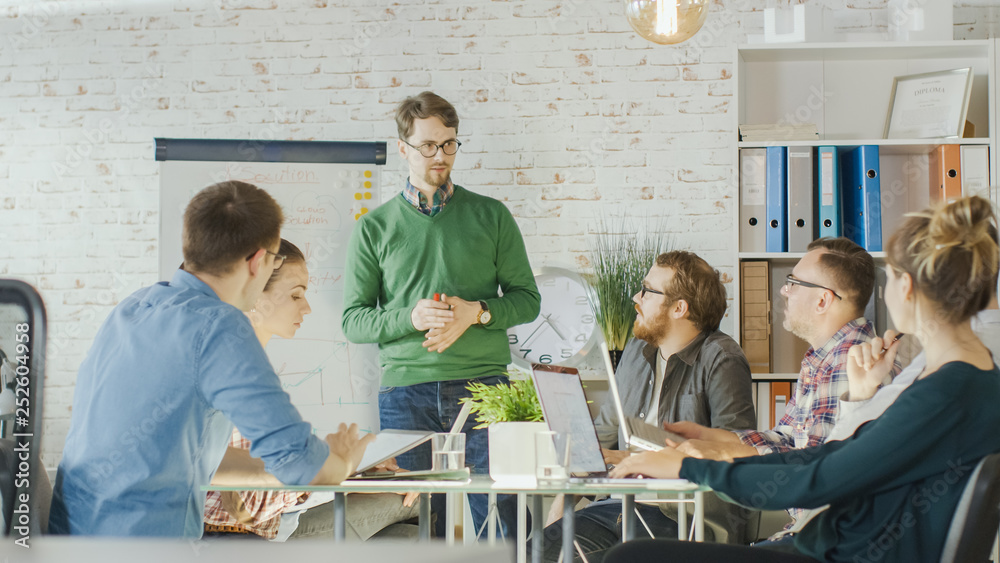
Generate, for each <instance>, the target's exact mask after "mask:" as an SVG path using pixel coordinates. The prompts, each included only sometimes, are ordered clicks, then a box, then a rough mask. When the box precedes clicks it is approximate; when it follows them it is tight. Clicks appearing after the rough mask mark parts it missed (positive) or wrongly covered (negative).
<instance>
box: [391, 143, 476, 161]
mask: <svg viewBox="0 0 1000 563" xmlns="http://www.w3.org/2000/svg"><path fill="white" fill-rule="evenodd" d="M400 140H401V141H402V139H400ZM403 142H404V143H406V141H403ZM406 146H408V147H411V148H414V149H417V151H418V152H420V156H422V157H424V158H434V155H436V154H437V153H438V149H441V150H442V151H444V154H446V155H448V156H451V155H453V154H455V153H457V152H458V147H460V146H462V142H461V141H456V140H455V139H452V140H450V141H445V142H443V143H441V144H440V145H438V144H435V143H424V144H422V145H420V146H416V147H415V146H413V145H411V144H410V143H406Z"/></svg>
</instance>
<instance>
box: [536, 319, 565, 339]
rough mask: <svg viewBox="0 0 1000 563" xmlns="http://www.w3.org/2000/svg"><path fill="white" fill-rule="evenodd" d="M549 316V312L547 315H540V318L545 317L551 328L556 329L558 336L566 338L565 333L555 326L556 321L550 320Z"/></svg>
mask: <svg viewBox="0 0 1000 563" xmlns="http://www.w3.org/2000/svg"><path fill="white" fill-rule="evenodd" d="M551 317H552V314H551V313H550V314H548V315H542V318H543V319H545V322H547V323H549V326H550V327H552V330H554V331H556V335H557V336H559V338H561V339H563V340H566V335H565V334H563V333H562V331H561V330H559V327H557V326H556V323H554V322H552V319H551Z"/></svg>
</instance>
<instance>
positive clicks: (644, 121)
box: [0, 0, 1000, 466]
mask: <svg viewBox="0 0 1000 563" xmlns="http://www.w3.org/2000/svg"><path fill="white" fill-rule="evenodd" d="M759 4H760V3H758V2H752V1H751V0H716V1H715V2H713V4H712V11H711V14H710V16H709V18H710V19H709V21H708V23H707V24H706V26H705V28H704V29H703V30H702V32H701V33H700V34H699V35H697V36H696V37H695V38H694V39H692V40H691V41H690V42H689V43H688V44H686V45H681V46H679V47H662V46H656V45H653V44H651V43H647V42H646V41H644V40H642V39H640V38H639V37H637V36H636V35H634V34H633V33H632V32H631V30H630V29H629V27H628V25H627V23H626V22H625V21H624V19H623V17H622V16H621V15H620V12H621V9H620V3H619V2H617V1H606V2H591V1H585V0H561V1H551V0H534V1H527V0H523V1H511V2H499V1H490V0H463V1H461V2H458V1H457V0H439V1H434V0H429V1H426V2H418V1H416V0H414V1H409V0H398V1H396V2H389V1H387V0H374V2H373V0H346V1H345V0H340V1H328V0H281V1H280V2H279V1H278V0H215V1H212V2H210V1H207V0H171V1H169V2H166V1H160V2H134V1H127V0H73V1H70V0H62V1H38V0H20V1H18V0H8V1H7V2H5V3H4V5H3V6H2V7H0V275H3V276H14V277H19V278H24V279H27V280H29V281H31V282H33V283H34V284H36V285H37V286H38V287H39V288H40V289H41V291H42V293H43V296H44V298H45V301H46V304H47V307H48V312H49V319H50V322H51V328H50V335H51V338H50V343H49V351H50V361H49V364H48V366H49V371H48V374H47V381H46V413H45V418H46V424H45V430H46V435H45V444H44V458H45V461H46V463H48V464H49V465H50V466H54V465H55V464H56V463H57V462H58V459H59V457H60V455H61V450H62V444H63V442H64V438H65V433H66V431H67V429H68V425H69V416H70V405H71V402H72V390H73V385H74V380H75V373H76V369H77V367H78V366H79V364H80V362H81V361H82V359H83V356H84V354H85V353H86V350H87V349H88V348H89V346H90V343H91V340H92V335H93V334H94V332H95V330H96V329H97V327H98V326H99V324H100V322H101V321H102V320H103V319H104V318H105V317H106V316H107V314H108V312H109V311H110V309H111V307H112V306H113V305H114V304H115V303H117V302H118V301H119V300H120V299H121V298H122V297H124V296H126V295H128V294H129V293H130V292H132V291H134V290H135V289H137V288H139V287H141V286H143V285H147V284H149V283H152V282H153V281H155V278H156V268H157V236H158V234H157V233H158V216H157V214H158V209H157V208H158V192H157V191H158V187H159V184H158V176H157V174H158V166H157V165H156V163H155V162H154V161H153V160H152V158H153V137H154V136H161V137H210V138H211V137H215V138H277V139H323V140H373V139H385V140H390V139H392V138H393V136H394V133H395V127H394V125H393V123H392V121H391V112H392V110H393V108H394V106H395V104H397V103H398V102H399V101H400V100H401V99H402V98H404V97H405V96H407V95H411V94H414V93H417V92H419V91H421V90H424V89H433V90H435V91H437V92H439V93H440V94H442V95H444V96H445V97H446V98H449V99H450V100H451V101H452V102H454V103H455V104H456V105H457V106H458V108H459V110H460V115H461V117H462V119H463V124H462V127H461V137H462V139H463V141H464V142H465V143H466V144H465V145H464V148H463V153H462V155H460V157H459V159H458V161H457V169H456V172H455V178H456V180H457V181H458V182H459V183H462V184H465V185H467V186H468V187H470V188H472V189H475V190H479V191H482V192H483V193H486V194H488V195H491V196H493V197H497V198H500V199H502V200H504V201H505V202H506V203H507V204H508V205H509V207H510V208H511V210H512V211H513V213H514V214H515V216H516V217H517V218H518V223H519V224H520V225H521V227H522V229H523V231H524V234H525V238H526V243H527V245H528V248H529V251H530V253H531V259H532V261H533V263H534V264H535V265H545V264H548V265H563V266H569V267H574V266H581V267H583V266H585V265H586V264H587V261H586V259H585V251H586V236H585V235H586V234H587V233H588V232H589V231H590V229H591V228H592V226H593V220H594V218H595V217H596V216H597V215H598V214H600V213H616V212H618V213H620V212H624V211H629V212H631V213H632V214H633V215H637V213H636V212H637V211H638V212H639V213H638V216H640V217H644V218H645V219H643V220H645V221H649V222H650V223H654V222H659V221H661V220H664V219H665V218H666V219H667V221H668V222H667V224H668V226H669V230H670V231H671V232H672V233H674V236H675V240H676V243H677V245H678V246H680V247H684V248H689V249H692V250H694V251H696V252H699V253H701V254H702V255H704V256H705V257H706V258H707V259H709V261H710V262H712V263H713V264H714V265H716V266H718V267H719V268H720V269H721V270H722V272H723V273H724V274H725V275H727V276H729V277H730V278H731V276H732V275H733V270H734V264H733V252H732V249H731V248H730V247H729V245H730V241H731V240H732V234H731V230H730V228H729V225H730V224H731V222H732V219H731V217H732V213H733V205H734V198H735V195H736V192H735V190H734V189H733V187H732V181H731V177H732V173H731V168H732V162H730V159H731V151H730V147H731V145H730V143H731V142H732V141H733V136H732V135H731V134H730V133H729V128H730V127H731V115H730V114H728V113H727V112H728V110H729V109H730V107H731V104H732V85H731V77H732V68H731V65H730V60H729V58H730V56H731V47H732V45H733V44H734V43H737V42H739V41H742V40H743V39H744V38H745V36H746V34H747V33H759V32H760V28H761V26H762V15H761V12H760V11H759V9H758V8H756V6H758V5H759ZM823 4H824V5H826V6H827V7H830V8H834V12H833V18H832V19H831V22H830V24H829V26H830V27H833V28H835V29H837V30H838V31H841V32H862V31H880V30H884V26H885V22H886V16H885V10H884V6H885V2H884V0H868V1H864V2H857V1H852V2H844V1H834V0H825V1H824V2H823ZM992 4H995V2H991V1H988V0H975V1H973V0H956V2H955V35H956V38H960V39H965V38H982V37H986V36H987V34H989V33H996V32H997V30H998V28H1000V9H998V8H997V7H995V6H993V5H992ZM403 173H404V169H403V167H402V165H401V163H400V162H399V160H398V159H397V158H396V157H395V156H394V153H393V152H392V151H390V161H389V163H388V165H387V167H386V171H385V173H384V174H383V185H382V186H381V187H382V190H383V196H389V195H391V194H392V192H394V191H395V190H396V189H398V185H399V182H401V181H402V178H403V175H402V174H403Z"/></svg>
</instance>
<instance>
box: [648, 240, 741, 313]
mask: <svg viewBox="0 0 1000 563" xmlns="http://www.w3.org/2000/svg"><path fill="white" fill-rule="evenodd" d="M656 265H657V266H659V267H660V268H670V269H672V270H673V271H674V279H673V281H672V282H671V283H670V287H667V288H664V292H663V293H664V297H665V299H664V306H665V307H666V306H669V305H671V304H673V303H674V302H676V301H677V300H678V299H683V300H684V301H686V302H687V304H688V320H690V321H691V322H692V323H694V325H695V326H696V327H698V330H703V331H704V330H718V329H719V323H721V322H722V317H723V316H724V315H725V314H726V288H725V287H724V286H723V285H722V278H721V277H720V276H719V271H718V270H716V269H714V268H712V267H711V266H709V265H708V262H705V260H704V259H703V258H702V257H700V256H698V255H697V254H695V253H693V252H687V251H684V250H672V251H670V252H665V253H663V254H660V255H659V256H657V257H656Z"/></svg>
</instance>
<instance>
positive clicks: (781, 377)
mask: <svg viewBox="0 0 1000 563" xmlns="http://www.w3.org/2000/svg"><path fill="white" fill-rule="evenodd" d="M750 377H751V378H752V379H753V380H754V381H798V379H799V374H797V373H752V374H750Z"/></svg>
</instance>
